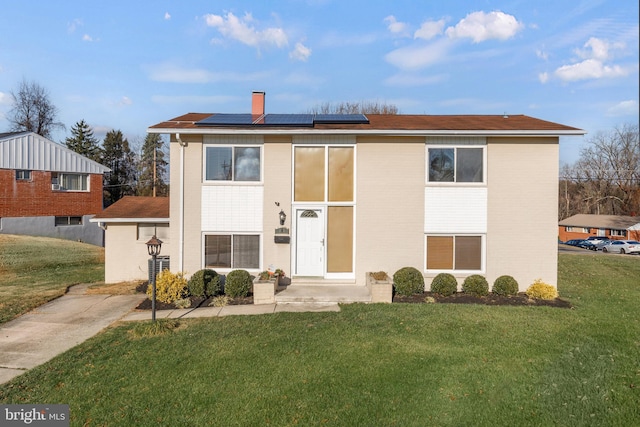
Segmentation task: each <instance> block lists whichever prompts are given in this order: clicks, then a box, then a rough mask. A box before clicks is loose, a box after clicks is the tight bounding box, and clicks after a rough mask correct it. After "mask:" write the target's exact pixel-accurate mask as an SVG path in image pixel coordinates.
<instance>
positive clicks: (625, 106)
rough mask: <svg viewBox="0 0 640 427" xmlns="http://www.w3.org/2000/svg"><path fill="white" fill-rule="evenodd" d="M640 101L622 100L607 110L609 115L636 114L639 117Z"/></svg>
mask: <svg viewBox="0 0 640 427" xmlns="http://www.w3.org/2000/svg"><path fill="white" fill-rule="evenodd" d="M639 111H640V109H639V108H638V101H633V100H632V101H622V102H619V103H617V104H616V105H614V106H613V107H611V108H609V109H608V110H607V116H634V117H636V118H637V117H638V112H639Z"/></svg>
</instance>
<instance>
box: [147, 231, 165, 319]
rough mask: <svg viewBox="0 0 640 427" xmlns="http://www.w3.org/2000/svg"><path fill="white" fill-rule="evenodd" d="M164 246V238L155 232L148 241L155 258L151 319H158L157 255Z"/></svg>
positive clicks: (152, 279) (148, 248)
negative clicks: (158, 236) (157, 235)
mask: <svg viewBox="0 0 640 427" xmlns="http://www.w3.org/2000/svg"><path fill="white" fill-rule="evenodd" d="M161 248H162V240H160V239H158V238H157V237H156V235H155V234H154V235H153V237H152V238H151V239H150V240H149V241H148V242H147V250H148V251H149V255H151V259H153V266H152V272H151V289H152V293H151V320H152V321H153V322H155V321H156V257H157V256H158V255H160V249H161Z"/></svg>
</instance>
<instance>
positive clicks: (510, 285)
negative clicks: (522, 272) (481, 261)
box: [493, 275, 519, 296]
mask: <svg viewBox="0 0 640 427" xmlns="http://www.w3.org/2000/svg"><path fill="white" fill-rule="evenodd" d="M518 289H519V287H518V282H517V281H516V279H514V278H513V277H511V276H507V275H505V276H500V277H498V278H497V279H496V281H495V282H493V293H494V294H497V295H505V296H509V295H516V294H517V293H518Z"/></svg>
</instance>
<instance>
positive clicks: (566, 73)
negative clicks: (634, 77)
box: [555, 59, 629, 81]
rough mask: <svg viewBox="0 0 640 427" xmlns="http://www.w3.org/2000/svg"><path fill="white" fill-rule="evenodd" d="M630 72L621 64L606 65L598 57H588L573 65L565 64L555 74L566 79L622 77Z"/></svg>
mask: <svg viewBox="0 0 640 427" xmlns="http://www.w3.org/2000/svg"><path fill="white" fill-rule="evenodd" d="M627 74H629V71H628V70H625V69H624V68H622V67H620V66H619V65H613V66H609V65H604V64H603V63H602V62H601V61H598V60H597V59H586V60H584V61H582V62H579V63H577V64H572V65H563V66H562V67H560V68H558V69H557V70H556V71H555V75H556V76H558V78H560V79H561V80H564V81H576V80H587V79H600V78H613V77H622V76H626V75H627Z"/></svg>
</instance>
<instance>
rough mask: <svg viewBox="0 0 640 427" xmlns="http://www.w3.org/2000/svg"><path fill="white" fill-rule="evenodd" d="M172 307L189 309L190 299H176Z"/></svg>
mask: <svg viewBox="0 0 640 427" xmlns="http://www.w3.org/2000/svg"><path fill="white" fill-rule="evenodd" d="M173 305H175V306H176V308H189V307H191V299H189V298H180V299H177V300H175V301H174V302H173Z"/></svg>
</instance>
